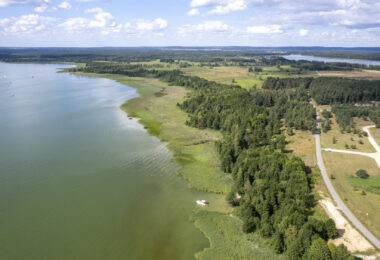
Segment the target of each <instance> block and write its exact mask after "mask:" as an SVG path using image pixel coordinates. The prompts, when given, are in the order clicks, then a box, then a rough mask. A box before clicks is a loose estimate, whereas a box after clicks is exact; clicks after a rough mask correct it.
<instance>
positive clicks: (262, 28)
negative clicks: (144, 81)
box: [0, 0, 380, 47]
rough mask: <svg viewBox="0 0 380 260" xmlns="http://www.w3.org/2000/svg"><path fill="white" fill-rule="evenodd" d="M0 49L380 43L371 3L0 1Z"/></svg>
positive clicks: (377, 15) (377, 8)
mask: <svg viewBox="0 0 380 260" xmlns="http://www.w3.org/2000/svg"><path fill="white" fill-rule="evenodd" d="M0 46H1V47H102V46H340V47H360V46H361V47H379V46H380V1H379V0H292V1H289V0H134V1H132V0H0Z"/></svg>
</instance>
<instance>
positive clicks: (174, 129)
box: [79, 74, 281, 260]
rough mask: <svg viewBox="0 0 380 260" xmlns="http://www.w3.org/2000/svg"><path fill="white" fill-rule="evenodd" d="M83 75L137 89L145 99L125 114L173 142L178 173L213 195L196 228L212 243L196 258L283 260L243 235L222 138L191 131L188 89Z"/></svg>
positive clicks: (129, 103) (196, 214) (130, 104)
mask: <svg viewBox="0 0 380 260" xmlns="http://www.w3.org/2000/svg"><path fill="white" fill-rule="evenodd" d="M79 75H86V76H99V77H104V78H109V79H112V80H116V81H118V82H120V83H122V84H125V85H128V86H131V87H134V88H136V89H137V90H138V92H139V94H140V96H139V97H137V98H135V99H132V100H129V101H127V102H126V103H125V104H123V105H122V109H123V110H124V111H126V112H127V113H128V116H133V117H138V118H140V123H141V124H143V125H144V127H145V128H146V129H147V131H148V133H149V134H151V135H154V136H157V137H158V138H160V140H162V141H164V142H168V148H169V149H170V150H171V151H172V152H173V155H174V160H175V161H176V162H177V163H178V165H179V166H180V167H179V169H178V172H177V173H178V174H179V175H181V176H182V177H183V178H185V179H186V180H187V181H188V183H189V186H190V187H191V188H193V189H196V190H199V191H206V192H211V193H209V195H205V198H206V199H207V200H208V201H209V202H210V206H209V207H207V208H205V209H198V210H196V211H195V212H194V214H193V216H192V220H193V221H194V223H195V225H196V226H197V227H198V228H199V229H200V230H201V232H203V233H204V235H205V236H206V237H207V238H208V239H209V241H210V248H207V249H204V250H203V251H201V252H199V253H197V254H196V257H197V258H198V259H219V260H223V259H226V260H227V259H231V260H232V259H264V257H265V256H271V257H270V259H276V258H279V259H280V258H281V256H276V255H274V254H273V253H272V251H271V250H270V249H269V248H267V247H266V246H265V245H264V244H265V241H264V240H262V239H260V238H258V237H255V236H254V239H251V240H248V235H246V234H244V233H243V231H242V224H241V222H240V220H239V219H237V218H236V217H232V215H231V210H232V209H231V207H230V206H229V205H228V204H227V202H226V201H225V195H224V194H226V193H227V192H229V190H230V187H231V185H232V179H231V178H230V176H229V175H227V174H225V173H224V172H223V171H221V169H220V167H219V159H218V156H217V153H216V151H215V147H214V142H215V140H218V139H219V138H221V134H220V133H219V132H217V131H213V130H200V129H196V128H191V127H188V126H186V124H185V122H186V120H187V115H186V113H184V112H183V111H181V110H180V109H179V108H178V107H177V106H176V104H177V103H178V102H181V101H182V100H183V99H184V97H185V95H186V93H187V91H186V90H185V89H184V88H182V87H175V86H168V85H167V84H166V83H163V82H160V81H158V80H156V79H149V78H129V77H126V76H122V75H104V74H101V75H97V74H79ZM157 93H161V94H157ZM259 245H263V246H259Z"/></svg>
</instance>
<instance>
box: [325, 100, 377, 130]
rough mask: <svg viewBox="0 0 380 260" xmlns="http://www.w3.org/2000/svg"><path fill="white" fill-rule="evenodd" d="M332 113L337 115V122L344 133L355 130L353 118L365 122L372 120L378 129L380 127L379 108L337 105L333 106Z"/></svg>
mask: <svg viewBox="0 0 380 260" xmlns="http://www.w3.org/2000/svg"><path fill="white" fill-rule="evenodd" d="M332 112H333V113H334V114H335V117H336V122H337V123H338V124H339V127H340V128H341V129H342V130H344V131H350V130H351V129H352V128H355V125H354V122H353V118H354V117H359V118H362V119H364V120H368V118H369V119H371V120H372V121H373V122H374V123H375V124H376V127H378V128H379V127H380V109H379V107H378V106H375V105H373V106H354V105H336V106H333V108H332Z"/></svg>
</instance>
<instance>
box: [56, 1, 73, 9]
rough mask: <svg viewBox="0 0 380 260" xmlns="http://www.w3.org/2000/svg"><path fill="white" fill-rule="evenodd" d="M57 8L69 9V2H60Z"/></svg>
mask: <svg viewBox="0 0 380 260" xmlns="http://www.w3.org/2000/svg"><path fill="white" fill-rule="evenodd" d="M57 7H58V8H59V9H65V10H70V9H71V4H70V3H69V2H66V1H64V2H62V3H60V4H59V5H58V6H57Z"/></svg>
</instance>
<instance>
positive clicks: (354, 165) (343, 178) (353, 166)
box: [322, 152, 380, 237]
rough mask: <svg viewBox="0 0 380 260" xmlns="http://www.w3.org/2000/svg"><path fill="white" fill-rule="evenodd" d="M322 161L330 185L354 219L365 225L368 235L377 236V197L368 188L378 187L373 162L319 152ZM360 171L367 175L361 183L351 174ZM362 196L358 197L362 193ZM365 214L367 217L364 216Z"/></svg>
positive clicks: (379, 224)
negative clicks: (330, 181)
mask: <svg viewBox="0 0 380 260" xmlns="http://www.w3.org/2000/svg"><path fill="white" fill-rule="evenodd" d="M322 156H323V160H324V162H325V165H326V170H327V173H328V174H329V176H331V175H333V176H334V178H333V179H332V183H333V185H334V187H335V189H336V191H337V192H338V193H339V196H340V197H341V198H342V199H343V200H344V201H345V203H346V205H347V206H348V207H349V208H350V210H351V211H352V212H353V213H354V214H355V215H356V217H357V218H358V219H359V220H360V221H361V222H362V223H363V224H364V225H366V226H367V228H368V229H369V230H371V232H373V234H374V235H375V236H377V237H380V221H379V212H380V194H377V193H374V192H372V191H371V190H370V189H369V188H370V187H371V186H373V185H375V186H376V185H378V182H379V180H380V170H379V168H378V167H377V164H376V162H375V161H374V160H373V159H371V158H367V157H364V156H358V155H351V154H341V153H332V152H322ZM359 169H364V170H366V171H367V172H368V174H369V175H370V178H369V179H368V180H361V179H359V178H358V177H356V175H355V173H356V171H357V170H359ZM363 190H364V191H365V193H366V195H362V191H363ZM367 213H368V216H367Z"/></svg>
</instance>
